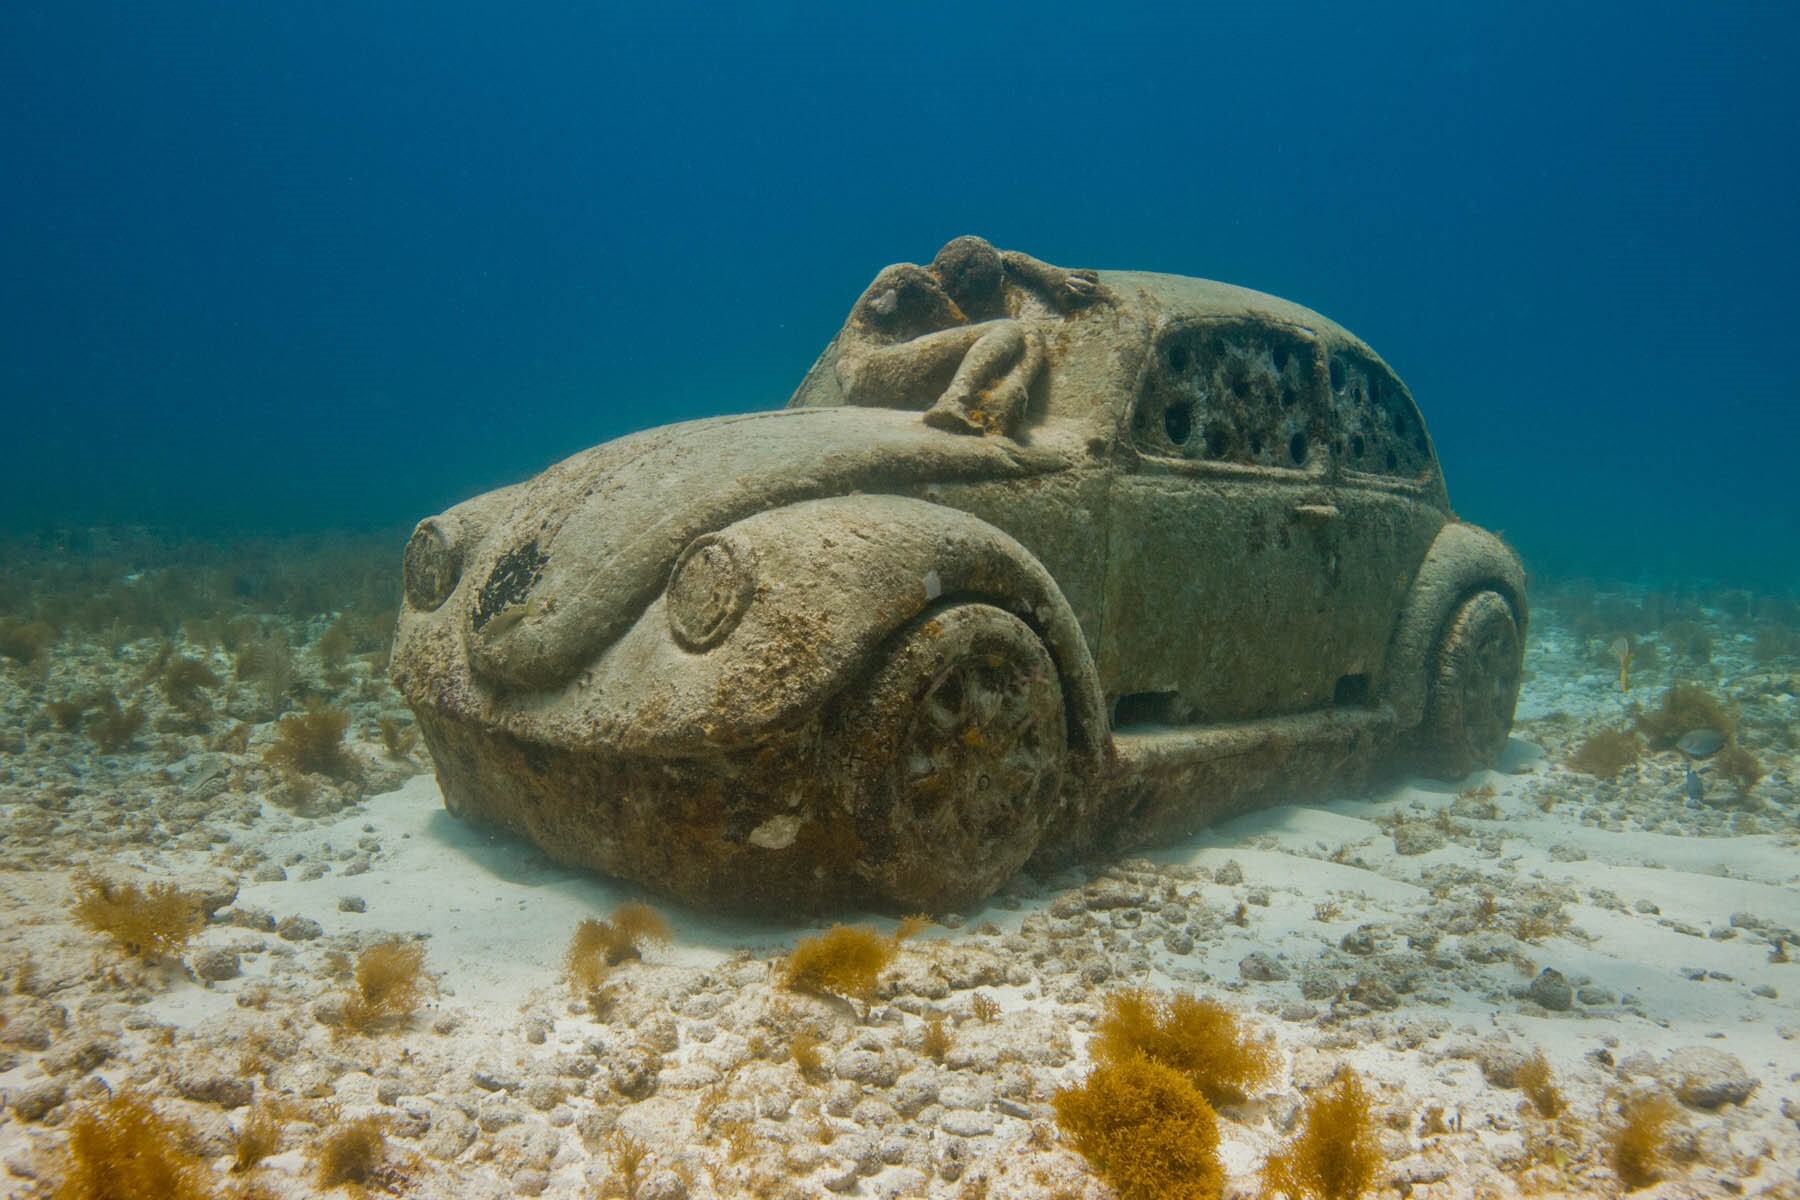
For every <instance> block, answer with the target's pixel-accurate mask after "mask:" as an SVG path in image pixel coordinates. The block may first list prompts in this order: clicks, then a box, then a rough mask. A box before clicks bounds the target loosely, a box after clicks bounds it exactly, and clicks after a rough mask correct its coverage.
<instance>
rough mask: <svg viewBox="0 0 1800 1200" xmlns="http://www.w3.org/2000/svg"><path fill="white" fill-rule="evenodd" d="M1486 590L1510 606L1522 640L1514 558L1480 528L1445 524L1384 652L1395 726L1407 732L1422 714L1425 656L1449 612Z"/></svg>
mask: <svg viewBox="0 0 1800 1200" xmlns="http://www.w3.org/2000/svg"><path fill="white" fill-rule="evenodd" d="M1489 590H1491V591H1495V592H1498V593H1500V594H1501V595H1502V596H1504V597H1505V598H1506V601H1507V603H1508V604H1510V605H1512V610H1513V616H1514V619H1516V620H1517V621H1518V623H1519V636H1520V637H1521V638H1523V637H1524V636H1525V626H1526V623H1527V621H1528V619H1529V613H1528V610H1527V608H1526V604H1525V568H1524V567H1522V566H1520V565H1519V558H1518V555H1516V554H1514V553H1513V552H1512V548H1511V547H1509V546H1508V545H1507V544H1506V543H1505V542H1503V541H1501V540H1500V539H1499V538H1498V537H1495V536H1494V535H1493V534H1491V533H1489V532H1488V531H1487V530H1485V529H1481V528H1479V527H1477V526H1474V525H1465V524H1462V523H1461V522H1451V523H1450V524H1448V525H1445V526H1444V527H1443V529H1442V530H1440V531H1439V532H1438V535H1437V538H1436V539H1435V540H1434V541H1433V542H1432V543H1431V549H1430V551H1429V552H1427V554H1426V555H1425V562H1424V564H1423V565H1422V566H1420V568H1419V573H1418V574H1417V575H1415V576H1414V577H1413V582H1412V587H1411V589H1410V590H1409V591H1408V592H1407V596H1406V605H1405V607H1404V608H1403V609H1402V615H1401V617H1400V623H1399V625H1398V626H1397V627H1396V628H1395V630H1394V640H1393V643H1392V645H1391V646H1390V648H1389V651H1388V662H1387V672H1386V675H1387V680H1388V687H1387V699H1388V701H1389V702H1390V703H1392V704H1393V706H1394V715H1395V718H1396V723H1397V728H1399V729H1401V730H1408V729H1411V728H1413V727H1414V726H1416V725H1417V724H1418V723H1419V721H1420V720H1421V719H1422V718H1423V717H1424V715H1425V700H1426V689H1427V686H1428V683H1427V681H1428V679H1429V677H1430V667H1431V661H1430V659H1431V654H1432V652H1433V651H1434V650H1435V649H1436V647H1437V644H1438V640H1439V638H1440V637H1441V636H1442V635H1443V630H1444V625H1445V623H1446V622H1447V621H1449V619H1450V614H1451V613H1452V612H1454V611H1455V610H1456V606H1457V605H1458V604H1460V603H1461V602H1462V601H1463V600H1464V599H1465V598H1466V597H1468V596H1469V595H1471V594H1472V593H1474V592H1478V591H1489Z"/></svg>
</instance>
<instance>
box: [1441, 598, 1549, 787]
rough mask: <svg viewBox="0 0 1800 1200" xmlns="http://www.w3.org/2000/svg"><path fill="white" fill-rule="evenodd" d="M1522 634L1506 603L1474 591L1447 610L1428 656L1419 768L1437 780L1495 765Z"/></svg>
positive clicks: (1509, 715) (1513, 695)
mask: <svg viewBox="0 0 1800 1200" xmlns="http://www.w3.org/2000/svg"><path fill="white" fill-rule="evenodd" d="M1524 659H1525V643H1524V639H1522V638H1521V637H1520V636H1519V622H1518V619H1517V618H1516V617H1515V616H1514V615H1513V608H1512V605H1511V604H1509V603H1508V602H1507V600H1506V598H1505V597H1504V596H1502V595H1501V594H1500V593H1498V592H1476V593H1475V594H1473V595H1471V596H1469V597H1468V598H1467V599H1465V600H1464V601H1463V602H1462V603H1461V604H1459V605H1457V607H1456V609H1455V611H1454V612H1452V613H1451V614H1450V620H1449V621H1448V622H1447V623H1446V624H1445V626H1444V633H1443V636H1442V638H1440V639H1439V642H1438V648H1437V653H1436V654H1435V655H1433V656H1432V660H1431V668H1430V669H1431V679H1430V692H1429V694H1428V695H1427V697H1426V700H1425V717H1424V720H1423V721H1422V722H1421V723H1420V726H1419V734H1420V743H1421V750H1422V754H1421V758H1422V760H1423V761H1422V765H1423V766H1424V767H1425V768H1426V769H1427V770H1428V771H1430V772H1431V773H1433V774H1434V775H1436V776H1437V777H1439V778H1442V779H1461V778H1462V777H1463V776H1465V775H1467V774H1468V773H1469V772H1470V771H1473V770H1475V769H1476V768H1477V767H1491V766H1496V765H1498V764H1499V762H1500V755H1501V752H1502V751H1504V750H1505V749H1506V737H1507V734H1508V733H1509V732H1510V731H1511V730H1512V721H1513V709H1514V708H1515V707H1516V706H1517V704H1518V702H1519V676H1520V671H1521V667H1522V666H1523V663H1524Z"/></svg>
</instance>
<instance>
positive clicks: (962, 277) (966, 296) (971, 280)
mask: <svg viewBox="0 0 1800 1200" xmlns="http://www.w3.org/2000/svg"><path fill="white" fill-rule="evenodd" d="M931 273H932V274H933V275H936V276H937V277H938V279H939V280H941V281H942V282H943V285H944V290H945V291H946V292H949V293H950V297H951V299H953V300H955V301H956V303H957V304H958V305H960V306H961V307H962V309H963V310H964V311H965V312H968V313H970V314H971V315H974V314H975V313H976V312H978V311H980V310H982V309H986V308H991V307H993V306H994V305H996V304H998V303H999V302H1000V298H1001V284H1002V282H1003V281H1004V280H1005V278H1006V268H1005V267H1004V265H1003V264H1002V263H1001V261H1000V252H999V251H998V250H996V249H994V248H993V247H992V246H990V245H989V244H988V243H987V242H986V241H984V240H983V239H981V238H978V237H959V238H957V239H956V240H955V241H952V242H949V243H948V244H946V245H945V246H944V248H943V249H942V250H939V251H938V252H937V257H936V258H934V259H932V260H931Z"/></svg>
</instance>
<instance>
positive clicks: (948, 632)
mask: <svg viewBox="0 0 1800 1200" xmlns="http://www.w3.org/2000/svg"><path fill="white" fill-rule="evenodd" d="M838 737H839V739H841V740H840V746H841V747H842V750H843V753H844V756H845V758H846V759H847V761H848V763H849V766H850V779H849V782H848V793H849V800H850V803H851V805H852V807H853V811H854V815H855V819H856V825H857V830H858V832H859V833H860V834H861V835H862V838H863V841H864V843H865V845H866V847H867V851H866V853H865V856H864V858H863V860H862V863H861V865H860V867H859V870H860V872H861V873H862V875H863V877H864V879H865V880H866V881H867V882H868V883H869V885H870V886H871V887H872V888H873V890H875V891H876V892H877V893H879V894H880V895H882V896H884V897H886V898H887V899H889V900H891V901H893V902H895V903H896V904H898V905H900V906H903V907H910V908H918V909H928V910H933V911H941V910H944V909H949V908H958V907H962V906H965V905H968V904H972V903H974V902H976V901H979V900H981V899H984V898H985V897H987V896H989V895H991V894H992V893H993V891H994V890H995V889H996V888H998V887H999V886H1000V885H1001V884H1002V883H1004V882H1005V881H1006V880H1007V879H1008V878H1009V877H1010V876H1012V875H1013V874H1014V873H1015V872H1017V871H1018V870H1019V868H1020V867H1022V866H1024V865H1025V860H1026V859H1028V858H1029V857H1031V852H1032V851H1033V850H1034V849H1036V848H1037V845H1038V842H1039V841H1040V840H1041V839H1042V837H1043V834H1044V830H1045V828H1046V827H1047V826H1048V824H1049V822H1050V819H1051V816H1052V815H1053V813H1054V809H1055V803H1056V798H1057V794H1058V792H1059V790H1060V788H1061V786H1062V776H1063V764H1064V760H1065V758H1066V757H1067V749H1068V737H1067V732H1066V730H1065V727H1064V720H1063V699H1062V687H1061V684H1060V682H1059V681H1058V678H1057V674H1056V665H1055V663H1054V662H1052V661H1051V658H1050V654H1049V652H1048V651H1047V650H1046V649H1045V648H1044V644H1043V642H1042V641H1041V640H1039V638H1038V636H1037V635H1036V634H1035V633H1033V632H1032V630H1031V628H1030V626H1028V625H1026V624H1025V623H1024V622H1023V621H1021V620H1019V619H1018V618H1017V617H1015V616H1013V615H1012V614H1010V613H1007V612H1005V611H1003V610H1001V609H998V608H994V607H992V606H990V605H986V604H959V605H954V606H951V607H949V608H945V609H943V610H941V611H939V612H937V613H935V614H933V615H931V616H930V617H927V618H925V619H923V620H921V621H918V622H915V623H914V624H913V625H911V626H909V627H908V628H907V629H906V630H904V631H903V632H901V633H900V634H898V635H897V636H896V637H895V638H894V639H893V641H892V642H890V643H889V647H888V650H887V652H886V654H885V655H884V657H883V659H882V661H881V663H880V664H879V665H878V666H877V667H876V669H875V671H874V673H873V675H872V676H871V677H870V679H869V681H868V682H867V684H866V685H865V686H864V687H863V688H862V689H861V691H860V693H859V694H857V695H856V697H855V698H854V699H853V700H852V702H851V704H850V705H849V707H848V709H847V710H846V712H845V713H844V715H843V718H842V721H841V724H840V727H839V731H838Z"/></svg>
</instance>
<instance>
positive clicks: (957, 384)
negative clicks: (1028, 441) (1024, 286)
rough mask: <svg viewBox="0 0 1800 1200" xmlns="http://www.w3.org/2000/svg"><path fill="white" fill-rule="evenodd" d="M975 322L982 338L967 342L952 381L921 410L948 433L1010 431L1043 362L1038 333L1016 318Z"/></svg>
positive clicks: (1042, 350) (1021, 412) (1020, 415)
mask: <svg viewBox="0 0 1800 1200" xmlns="http://www.w3.org/2000/svg"><path fill="white" fill-rule="evenodd" d="M977 328H979V329H982V330H984V332H983V333H982V335H981V339H980V340H979V341H977V342H976V343H975V344H974V345H973V346H970V347H969V352H968V353H967V354H965V355H963V360H962V364H961V365H960V366H959V367H957V369H956V375H955V377H954V378H952V379H951V380H950V386H949V387H947V388H945V389H944V394H943V395H942V396H940V397H938V400H937V403H935V404H933V405H932V406H931V407H930V408H929V409H927V410H926V412H925V423H926V424H927V425H930V426H932V427H933V428H936V429H947V430H949V431H951V432H952V433H1005V434H1010V433H1011V432H1012V431H1013V430H1014V429H1015V428H1017V426H1018V422H1019V419H1020V418H1021V417H1022V416H1024V414H1025V406H1026V404H1027V402H1028V401H1029V400H1030V392H1031V384H1032V382H1033V381H1034V380H1035V379H1036V378H1037V374H1038V372H1039V370H1041V369H1042V368H1043V365H1044V349H1043V345H1042V343H1041V342H1040V341H1039V340H1038V337H1037V335H1036V334H1035V333H1034V332H1032V331H1031V330H1029V329H1027V328H1026V327H1025V326H1024V325H1022V324H1020V323H1019V322H1018V321H991V322H989V323H987V324H986V325H983V326H977Z"/></svg>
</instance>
